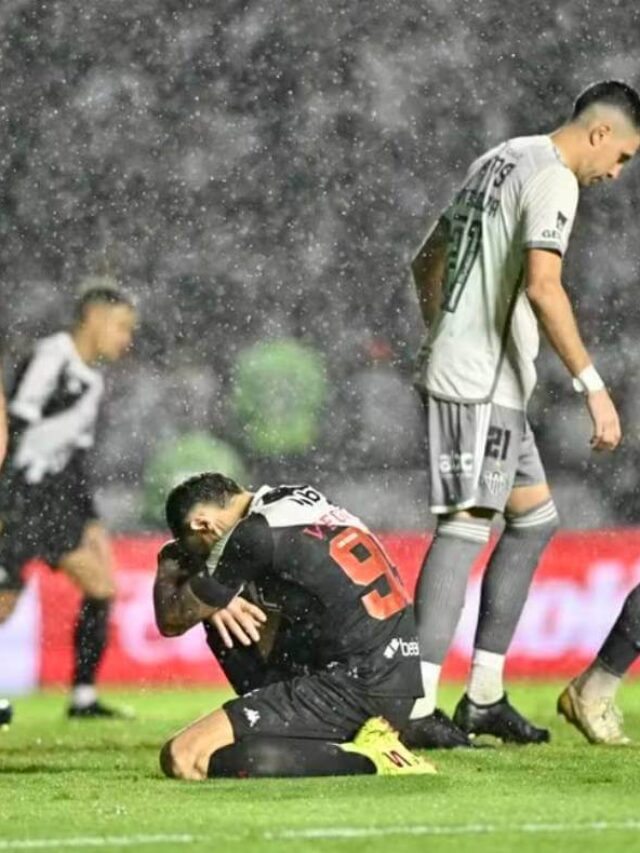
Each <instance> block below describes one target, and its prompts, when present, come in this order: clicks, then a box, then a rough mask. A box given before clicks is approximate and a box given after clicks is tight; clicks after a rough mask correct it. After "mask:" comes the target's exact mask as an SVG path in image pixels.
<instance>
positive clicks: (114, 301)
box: [74, 286, 134, 323]
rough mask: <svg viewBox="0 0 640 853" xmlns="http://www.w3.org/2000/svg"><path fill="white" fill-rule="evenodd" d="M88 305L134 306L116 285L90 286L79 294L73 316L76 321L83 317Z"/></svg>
mask: <svg viewBox="0 0 640 853" xmlns="http://www.w3.org/2000/svg"><path fill="white" fill-rule="evenodd" d="M90 305H128V306H129V308H132V309H133V307H134V305H133V302H132V300H131V298H130V297H129V296H127V294H126V293H124V292H123V291H122V290H120V289H119V288H117V287H106V286H103V287H90V288H89V289H88V290H85V291H84V293H81V294H80V296H79V297H78V300H77V302H76V305H75V311H74V317H75V320H76V322H77V323H78V322H80V321H81V320H83V319H84V315H85V313H86V310H87V308H88V307H89V306H90Z"/></svg>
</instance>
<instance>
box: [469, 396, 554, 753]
mask: <svg viewBox="0 0 640 853" xmlns="http://www.w3.org/2000/svg"><path fill="white" fill-rule="evenodd" d="M506 417H507V419H508V418H510V413H509V412H508V411H507V412H506ZM514 427H515V424H514ZM514 482H515V486H514V488H513V490H512V491H511V494H510V495H509V499H508V501H507V504H506V508H505V528H504V531H503V533H502V536H501V537H500V541H499V542H498V544H497V546H496V548H495V550H494V551H493V554H492V555H491V558H490V560H489V563H488V566H487V569H486V571H485V574H484V577H483V581H482V588H481V594H480V612H479V617H478V627H477V630H476V637H475V642H474V652H473V658H472V665H471V673H470V678H469V682H468V685H467V693H466V696H465V697H463V699H462V700H461V702H460V703H459V705H458V707H457V708H456V713H455V715H454V719H455V721H456V722H457V723H458V724H459V725H460V726H461V727H462V728H463V729H464V730H465V731H467V732H470V733H471V732H473V733H475V734H480V733H483V732H484V733H489V734H495V735H497V736H499V737H501V739H503V740H506V741H511V742H514V743H543V742H546V741H547V740H548V739H549V733H548V731H547V730H546V729H540V728H537V727H536V726H534V725H532V724H531V723H529V721H527V720H526V719H525V718H524V717H522V715H520V714H519V713H518V712H517V711H516V710H515V709H514V708H513V707H512V706H511V705H510V704H509V702H508V700H507V698H506V695H505V690H504V684H503V669H504V662H505V658H506V654H507V650H508V649H509V646H510V644H511V640H512V638H513V634H514V632H515V629H516V627H517V624H518V622H519V620H520V616H521V614H522V610H523V608H524V605H525V603H526V600H527V596H528V594H529V588H530V586H531V581H532V579H533V575H534V572H535V570H536V568H537V566H538V564H539V562H540V558H541V556H542V553H543V551H544V550H545V548H546V547H547V545H548V544H549V541H550V539H551V538H552V536H553V535H554V533H555V531H556V530H557V527H558V516H557V513H556V509H555V506H554V503H553V500H552V497H551V493H550V491H549V488H548V486H547V483H546V480H545V474H544V469H543V467H542V463H541V462H540V458H539V455H538V452H537V449H536V446H535V440H534V438H533V433H532V432H531V429H530V427H529V426H528V424H527V425H526V426H525V431H524V433H523V436H522V442H521V445H520V450H519V456H518V469H517V472H516V476H515V481H514Z"/></svg>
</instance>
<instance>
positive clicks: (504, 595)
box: [405, 81, 640, 747]
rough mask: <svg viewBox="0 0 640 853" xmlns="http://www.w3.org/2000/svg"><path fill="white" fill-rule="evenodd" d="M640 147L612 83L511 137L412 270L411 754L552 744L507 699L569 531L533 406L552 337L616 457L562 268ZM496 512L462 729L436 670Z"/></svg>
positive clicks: (638, 117)
mask: <svg viewBox="0 0 640 853" xmlns="http://www.w3.org/2000/svg"><path fill="white" fill-rule="evenodd" d="M639 145H640V98H639V97H638V94H637V93H636V92H635V91H634V90H633V89H631V88H630V87H629V86H627V85H626V84H624V83H620V82H617V81H606V82H601V83H596V84H594V85H592V86H590V87H589V88H588V89H586V90H585V91H584V92H582V94H581V95H580V96H579V97H578V99H577V100H576V102H575V106H574V110H573V113H572V116H571V118H570V119H569V120H568V122H567V123H566V124H565V125H563V126H562V127H560V128H559V129H557V130H556V131H554V132H553V133H550V134H544V135H539V136H529V137H521V138H516V139H510V140H508V141H507V142H504V143H502V144H501V145H498V146H497V147H496V148H493V149H492V150H491V151H489V152H488V153H486V154H484V155H482V156H481V157H480V158H479V159H477V160H476V161H475V162H474V163H473V164H472V165H471V167H470V169H469V171H468V173H467V176H466V178H465V180H464V183H463V186H462V188H461V189H460V190H459V191H458V193H457V194H456V196H455V198H454V199H453V201H452V203H451V205H450V206H449V207H448V208H447V210H446V211H445V212H444V213H443V214H442V216H441V217H440V219H439V220H438V222H437V223H436V224H435V226H434V227H433V229H432V230H431V232H430V233H429V235H428V236H427V238H426V240H425V242H424V244H423V245H422V247H421V248H420V250H419V252H418V254H417V256H416V258H415V259H414V261H413V264H412V272H413V277H414V280H415V285H416V288H417V292H418V297H419V301H420V306H421V310H422V315H423V318H424V322H425V325H426V327H427V329H428V332H427V335H426V338H425V341H424V345H423V348H422V350H421V355H420V357H419V359H418V366H417V383H418V387H419V388H420V389H421V391H422V392H423V394H424V396H425V400H426V409H427V420H428V436H429V454H430V490H431V500H430V503H431V509H432V512H433V513H434V514H435V515H436V516H437V526H436V530H435V536H434V538H433V541H432V543H431V546H430V548H429V550H428V552H427V554H426V557H425V560H424V564H423V567H422V571H421V574H420V578H419V581H418V586H417V591H416V615H417V622H418V632H419V637H420V647H421V658H422V663H421V667H422V681H423V687H424V691H425V697H424V698H423V699H420V700H418V702H417V703H416V707H415V708H414V710H413V713H412V718H413V721H412V723H411V725H410V726H409V728H408V730H407V732H406V733H405V735H406V740H405V742H406V743H408V744H410V745H415V746H418V745H419V746H429V745H430V746H443V747H446V746H464V745H469V744H470V741H469V739H468V735H469V734H481V733H487V734H492V735H495V736H497V737H499V738H501V739H502V740H505V741H512V742H516V743H540V742H543V741H547V740H548V739H549V734H548V732H547V731H546V730H544V729H540V728H536V727H535V726H533V725H531V724H530V723H529V722H528V721H527V720H525V719H524V718H523V717H522V716H521V715H520V714H519V713H518V712H517V711H516V710H515V709H514V708H513V707H512V706H511V705H510V703H509V702H508V699H507V696H506V694H505V692H504V686H503V667H504V662H505V656H506V653H507V650H508V648H509V644H510V642H511V639H512V636H513V633H514V631H515V628H516V625H517V624H518V620H519V618H520V614H521V612H522V609H523V607H524V604H525V601H526V598H527V594H528V590H529V586H530V583H531V579H532V576H533V573H534V571H535V569H536V566H537V565H538V562H539V560H540V556H541V554H542V552H543V550H544V549H545V547H546V546H547V544H548V542H549V540H550V539H551V537H552V536H553V533H554V531H555V529H556V527H557V524H558V518H557V514H556V509H555V506H554V503H553V499H552V497H551V493H550V490H549V487H548V485H547V482H546V476H545V472H544V468H543V466H542V463H541V461H540V457H539V455H538V450H537V448H536V443H535V439H534V436H533V433H532V431H531V427H530V426H529V423H528V420H527V413H526V409H527V402H528V400H529V397H530V395H531V393H532V391H533V389H534V386H535V384H536V372H535V359H536V356H537V353H538V345H539V331H538V330H539V326H541V327H542V330H543V332H544V334H545V336H546V337H547V339H548V340H549V342H550V343H551V346H552V347H553V348H554V349H555V351H556V353H557V354H558V356H559V357H560V359H561V360H562V362H563V364H564V365H565V367H566V368H567V371H568V373H569V374H570V376H571V377H573V384H574V387H575V388H576V390H579V391H581V392H582V393H583V394H584V400H585V404H586V407H587V410H588V413H589V415H590V417H591V420H592V423H593V435H592V439H591V447H592V448H593V449H594V450H597V451H601V450H613V449H614V448H615V447H616V446H617V445H618V443H619V441H620V438H621V432H620V425H619V420H618V415H617V412H616V409H615V406H614V404H613V402H612V401H611V398H610V396H609V394H608V392H607V390H606V388H605V384H604V382H603V380H602V379H601V378H600V376H599V375H598V372H597V370H596V367H595V365H594V364H593V362H592V359H591V356H590V355H589V353H588V352H587V350H586V348H585V346H584V344H583V342H582V339H581V336H580V333H579V331H578V327H577V324H576V320H575V317H574V313H573V310H572V308H571V304H570V302H569V299H568V296H567V293H566V291H565V290H564V288H563V285H562V259H563V256H564V254H565V251H566V249H567V243H568V240H569V235H570V233H571V228H572V225H573V220H574V216H575V212H576V205H577V202H578V187H579V186H584V187H587V186H593V185H595V184H597V183H600V182H602V181H606V180H615V179H616V178H617V177H618V176H619V175H620V172H621V171H622V169H623V168H624V165H625V163H627V161H629V160H630V159H631V158H632V157H633V155H634V154H635V153H636V151H637V149H638V146H639ZM496 513H503V514H504V521H505V527H504V532H503V533H502V536H501V538H500V540H499V542H498V545H497V546H496V548H495V550H494V552H493V555H492V557H491V559H490V561H489V565H488V567H487V570H486V572H485V575H484V578H483V581H482V590H481V600H480V613H479V619H478V626H477V631H476V635H475V645H474V652H473V660H472V665H471V672H470V677H469V680H468V684H467V689H466V694H465V695H464V696H463V698H462V699H461V701H460V702H459V703H458V705H457V707H456V709H455V713H454V715H453V722H452V721H451V720H450V719H449V718H448V717H447V716H446V715H445V714H443V713H442V712H441V711H440V710H438V709H437V708H436V696H437V687H438V679H439V675H440V669H441V666H442V662H443V660H444V658H445V655H446V653H447V650H448V648H449V645H450V643H451V640H452V637H453V634H454V631H455V628H456V625H457V623H458V620H459V617H460V613H461V610H462V607H463V604H464V598H465V590H466V586H467V581H468V577H469V572H470V570H471V567H472V565H473V563H474V562H475V560H476V558H477V557H478V555H479V554H480V553H481V552H482V550H483V549H484V548H485V546H486V544H487V542H488V541H489V531H490V525H491V521H492V519H493V517H494V515H495V514H496Z"/></svg>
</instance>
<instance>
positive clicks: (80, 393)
mask: <svg viewBox="0 0 640 853" xmlns="http://www.w3.org/2000/svg"><path fill="white" fill-rule="evenodd" d="M103 391H104V382H103V379H102V376H101V374H100V373H99V372H98V371H97V370H94V369H93V368H92V367H89V365H87V364H86V363H85V362H84V361H83V360H82V359H81V358H80V356H79V355H78V352H77V350H76V348H75V345H74V343H73V339H72V338H71V335H69V334H68V333H67V332H60V333H58V334H55V335H51V336H50V337H47V338H43V339H42V340H40V341H38V342H37V343H36V344H35V346H34V348H33V351H32V353H31V355H30V356H29V357H28V358H27V359H26V361H25V362H24V363H23V365H22V366H21V368H20V370H19V371H18V375H17V377H16V381H15V383H14V387H13V389H12V391H11V392H10V394H9V404H8V409H9V424H10V431H11V443H10V450H9V463H10V465H11V466H12V467H13V468H14V469H18V470H19V471H20V472H21V473H22V475H23V476H24V478H25V480H27V482H29V483H38V482H40V481H41V480H42V479H43V478H44V477H45V476H47V475H50V474H58V473H60V472H61V471H62V470H63V469H64V468H65V467H66V466H67V465H68V464H69V462H70V461H71V459H72V457H73V456H74V454H76V452H78V451H82V450H86V449H87V448H89V447H92V446H93V443H94V438H95V427H96V420H97V417H98V412H99V408H100V401H101V398H102V395H103Z"/></svg>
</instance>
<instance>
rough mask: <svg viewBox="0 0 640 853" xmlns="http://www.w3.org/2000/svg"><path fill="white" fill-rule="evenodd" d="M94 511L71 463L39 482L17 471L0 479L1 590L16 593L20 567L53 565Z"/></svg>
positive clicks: (20, 581)
mask: <svg viewBox="0 0 640 853" xmlns="http://www.w3.org/2000/svg"><path fill="white" fill-rule="evenodd" d="M96 518H97V513H96V510H95V507H94V504H93V500H92V498H91V495H90V494H89V492H88V490H87V485H86V483H85V482H84V479H81V478H80V476H79V471H78V469H76V467H75V466H73V465H71V466H70V467H69V468H67V469H65V470H64V471H62V472H61V473H59V474H55V475H50V476H47V477H45V478H44V479H43V480H42V481H41V482H39V483H33V484H32V483H26V482H25V481H24V479H23V478H22V477H21V476H20V475H19V472H16V471H14V472H11V471H10V470H9V471H8V472H7V473H4V474H3V475H2V480H1V482H0V591H1V590H12V591H16V592H19V591H20V590H21V589H22V587H23V585H24V581H23V579H22V570H23V568H24V566H25V565H26V564H27V563H28V562H29V561H30V560H32V559H35V558H39V559H41V560H44V562H45V563H48V564H49V566H51V567H52V568H55V567H56V566H57V565H58V563H59V561H60V558H61V557H62V556H63V555H64V554H67V553H69V552H70V551H74V550H75V549H76V548H77V547H78V546H79V544H80V541H81V540H82V535H83V533H84V529H85V526H86V525H87V523H88V522H89V521H92V520H95V519H96Z"/></svg>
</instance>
